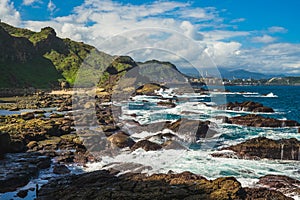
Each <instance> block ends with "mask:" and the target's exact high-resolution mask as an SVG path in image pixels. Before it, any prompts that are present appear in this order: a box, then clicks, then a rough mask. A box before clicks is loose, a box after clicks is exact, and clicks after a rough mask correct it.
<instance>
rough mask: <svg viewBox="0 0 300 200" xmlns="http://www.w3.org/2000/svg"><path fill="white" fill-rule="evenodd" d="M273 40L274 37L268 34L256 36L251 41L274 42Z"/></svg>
mask: <svg viewBox="0 0 300 200" xmlns="http://www.w3.org/2000/svg"><path fill="white" fill-rule="evenodd" d="M275 40H276V38H275V37H272V36H269V35H263V36H257V37H253V38H252V41H253V42H257V43H271V42H274V41H275Z"/></svg>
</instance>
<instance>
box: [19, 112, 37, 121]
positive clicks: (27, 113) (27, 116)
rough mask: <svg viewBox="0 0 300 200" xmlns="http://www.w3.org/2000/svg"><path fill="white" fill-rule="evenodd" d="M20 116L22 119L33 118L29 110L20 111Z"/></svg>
mask: <svg viewBox="0 0 300 200" xmlns="http://www.w3.org/2000/svg"><path fill="white" fill-rule="evenodd" d="M21 118H22V119H24V120H30V119H34V113H31V112H26V113H21Z"/></svg>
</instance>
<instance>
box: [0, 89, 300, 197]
mask: <svg viewBox="0 0 300 200" xmlns="http://www.w3.org/2000/svg"><path fill="white" fill-rule="evenodd" d="M144 89H145V91H144V90H143V88H139V89H138V93H137V94H135V95H138V94H142V95H154V94H155V95H157V94H156V93H155V92H154V90H156V89H157V87H153V88H151V87H144ZM109 98H110V96H107V95H105V96H101V94H97V96H96V97H95V99H96V101H95V102H93V101H91V102H89V101H88V100H86V101H84V102H85V103H84V104H83V105H81V104H80V103H79V104H78V105H81V106H82V108H84V109H87V110H89V109H92V110H93V109H95V110H96V115H95V116H92V115H91V113H89V112H77V111H76V110H75V111H72V112H69V111H71V110H72V109H74V108H77V109H78V110H80V107H79V106H78V107H76V104H75V105H74V104H73V105H72V102H73V103H74V102H75V103H76V101H79V100H76V99H73V101H72V96H71V95H50V94H46V93H39V94H36V95H35V96H29V97H27V98H22V100H18V101H17V103H16V102H14V103H7V104H1V106H2V107H1V109H9V110H16V111H17V110H19V109H24V108H27V109H28V108H30V109H35V111H33V112H26V113H20V114H16V115H10V116H0V144H1V149H0V165H3V166H5V167H3V168H2V169H1V170H0V185H1V186H3V187H1V191H0V193H3V192H8V191H16V190H18V188H20V187H22V186H24V185H26V184H28V183H29V181H30V180H31V179H32V178H35V177H36V176H38V173H39V171H40V170H43V169H50V166H52V167H53V166H54V167H53V169H52V168H51V170H53V173H55V174H59V175H61V176H62V177H63V178H57V179H54V180H51V181H50V182H49V183H48V184H46V185H44V186H43V187H42V188H41V190H40V191H39V192H38V194H39V196H38V199H70V198H74V199H76V198H77V199H82V198H83V197H87V196H89V197H91V198H93V197H95V198H96V197H99V196H101V198H102V199H161V198H162V197H163V198H164V199H168V198H173V199H199V198H200V199H257V198H264V199H273V198H275V197H276V198H277V199H290V198H289V197H286V196H285V195H284V194H289V192H291V191H293V192H295V191H296V192H298V191H299V188H300V186H299V184H298V182H297V180H295V181H287V183H286V186H285V187H283V188H281V187H280V186H278V184H277V185H276V184H275V185H276V187H275V186H274V187H273V189H272V190H270V189H269V188H271V187H267V185H268V184H267V183H266V181H265V180H266V178H264V179H262V181H261V182H260V184H261V185H262V186H260V185H257V187H256V188H242V187H241V184H240V183H239V182H238V181H237V180H236V179H235V178H233V177H224V178H218V179H216V180H207V179H206V178H204V177H202V176H200V175H196V174H192V173H190V172H184V173H178V174H176V173H172V172H170V173H168V174H154V175H151V176H148V175H146V174H141V173H138V174H132V173H129V174H125V175H121V176H116V174H117V173H118V170H110V171H103V170H102V171H96V172H92V173H84V174H81V175H72V174H70V170H69V169H68V168H67V167H66V166H67V165H68V164H76V165H82V166H84V165H85V164H86V163H87V162H95V161H97V159H99V158H97V157H95V154H93V152H92V151H93V150H95V151H97V148H98V147H97V146H99V144H100V143H101V144H102V143H103V145H104V146H106V147H109V149H111V150H115V149H118V150H122V149H129V150H130V151H135V150H137V149H139V148H142V149H144V150H145V151H160V150H162V149H186V147H185V146H184V145H182V142H186V140H188V141H189V142H196V141H197V140H199V139H201V138H212V137H214V135H216V134H218V133H217V132H216V131H215V130H214V126H215V124H214V123H212V122H211V121H201V120H191V119H185V118H181V119H179V120H176V121H167V122H164V123H160V122H158V123H153V124H148V125H141V124H139V123H138V122H137V121H134V120H127V121H124V122H123V123H115V121H114V119H113V112H118V111H117V110H113V109H114V108H113V107H112V106H111V105H110V104H107V102H110V99H109ZM161 99H162V100H164V99H163V98H162V97H161ZM174 102H176V99H174ZM174 102H171V101H161V102H159V103H158V106H163V107H166V108H174V107H176V103H174ZM230 105H232V104H230ZM236 106H239V109H240V108H242V110H245V109H246V107H247V106H248V108H247V111H251V112H267V111H268V110H269V111H270V112H271V108H267V107H264V106H263V105H261V104H258V103H255V102H246V103H238V104H236V105H233V107H232V108H230V109H235V107H236ZM49 107H50V108H51V107H52V108H54V110H51V112H50V113H47V112H49V111H47V110H45V109H44V108H49ZM250 107H251V109H250ZM62 111H64V112H62ZM60 112H62V113H60ZM135 117H137V116H136V115H132V118H135ZM217 118H219V119H222V121H223V123H229V124H237V125H242V126H254V127H288V126H291V127H294V126H299V123H298V122H296V121H291V120H277V119H273V118H266V117H263V116H260V115H257V114H249V115H245V116H238V117H231V118H228V117H222V116H219V117H217ZM75 121H76V123H77V124H76V126H79V127H83V129H81V130H75V129H74V126H75V124H74V122H75ZM128 124H130V127H128ZM86 125H89V126H96V125H99V126H100V128H101V134H102V135H101V137H102V139H101V140H100V141H98V140H97V139H98V138H99V135H98V136H97V137H94V136H95V134H94V133H93V131H92V130H88V129H85V128H84V127H85V126H86ZM144 130H153V132H158V133H157V135H153V136H151V137H150V136H149V137H146V138H144V139H143V140H139V141H135V139H134V138H132V137H131V135H132V134H133V133H141V132H143V131H144ZM164 130H169V132H163V131H164ZM97 134H99V132H98V133H97ZM178 135H184V136H185V138H180V137H178ZM103 138H104V139H103ZM96 143H97V145H95V144H96ZM93 145H95V146H93ZM87 147H88V148H87ZM223 150H230V151H232V152H234V153H232V154H220V153H212V156H214V157H225V158H232V157H237V158H239V159H257V158H259V159H263V158H268V159H287V160H299V155H300V152H299V150H300V143H299V141H298V140H296V139H289V140H280V141H275V140H270V139H267V138H254V139H251V140H247V141H246V142H243V143H240V144H237V145H234V146H229V147H226V148H224V149H223ZM102 153H103V154H104V155H111V154H112V153H113V151H107V152H104V151H103V152H102ZM22 158H24V159H22ZM51 159H52V161H51ZM53 162H54V163H53ZM28 166H30V167H28ZM140 167H141V168H140V169H144V167H147V166H140ZM9 168H14V169H16V170H15V171H10V170H9ZM139 172H142V170H139ZM7 174H9V175H7ZM69 174H70V175H69ZM19 177H22V182H20V181H18V180H19V179H18V178H19ZM281 179H282V177H279V176H278V179H277V178H276V176H275V177H273V178H272V181H274V182H276V181H277V182H278V181H280V180H281ZM286 179H288V177H287V178H286ZM286 179H285V180H286ZM14 180H17V181H14ZM289 180H290V179H289ZM83 182H84V183H85V184H83V185H82V183H83ZM292 182H297V184H296V185H294V184H292ZM263 185H265V186H263ZM288 186H291V187H288ZM107 188H108V189H107ZM274 188H275V190H276V191H275V190H274ZM278 188H279V189H278ZM284 188H288V189H284ZM291 188H294V189H291ZM277 190H278V191H277ZM75 191H76V192H75ZM281 192H282V193H281ZM23 193H24V194H23V196H26V195H25V193H26V191H25V192H23Z"/></svg>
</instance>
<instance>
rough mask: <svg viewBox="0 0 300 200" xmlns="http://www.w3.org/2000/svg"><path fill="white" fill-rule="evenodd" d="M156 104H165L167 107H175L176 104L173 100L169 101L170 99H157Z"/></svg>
mask: <svg viewBox="0 0 300 200" xmlns="http://www.w3.org/2000/svg"><path fill="white" fill-rule="evenodd" d="M157 105H158V106H165V107H168V108H175V107H176V104H175V103H173V102H170V101H159V102H157Z"/></svg>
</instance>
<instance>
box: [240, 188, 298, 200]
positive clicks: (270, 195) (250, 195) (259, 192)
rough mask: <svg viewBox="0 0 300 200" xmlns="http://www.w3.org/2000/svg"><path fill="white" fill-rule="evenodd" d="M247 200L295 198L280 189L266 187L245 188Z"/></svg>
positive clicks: (285, 199)
mask: <svg viewBox="0 0 300 200" xmlns="http://www.w3.org/2000/svg"><path fill="white" fill-rule="evenodd" d="M244 190H245V193H246V197H245V200H253V199H262V200H265V199H266V200H273V199H276V200H293V198H290V197H287V196H285V195H284V194H282V193H281V192H279V191H274V190H268V189H266V188H245V189H244Z"/></svg>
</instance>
